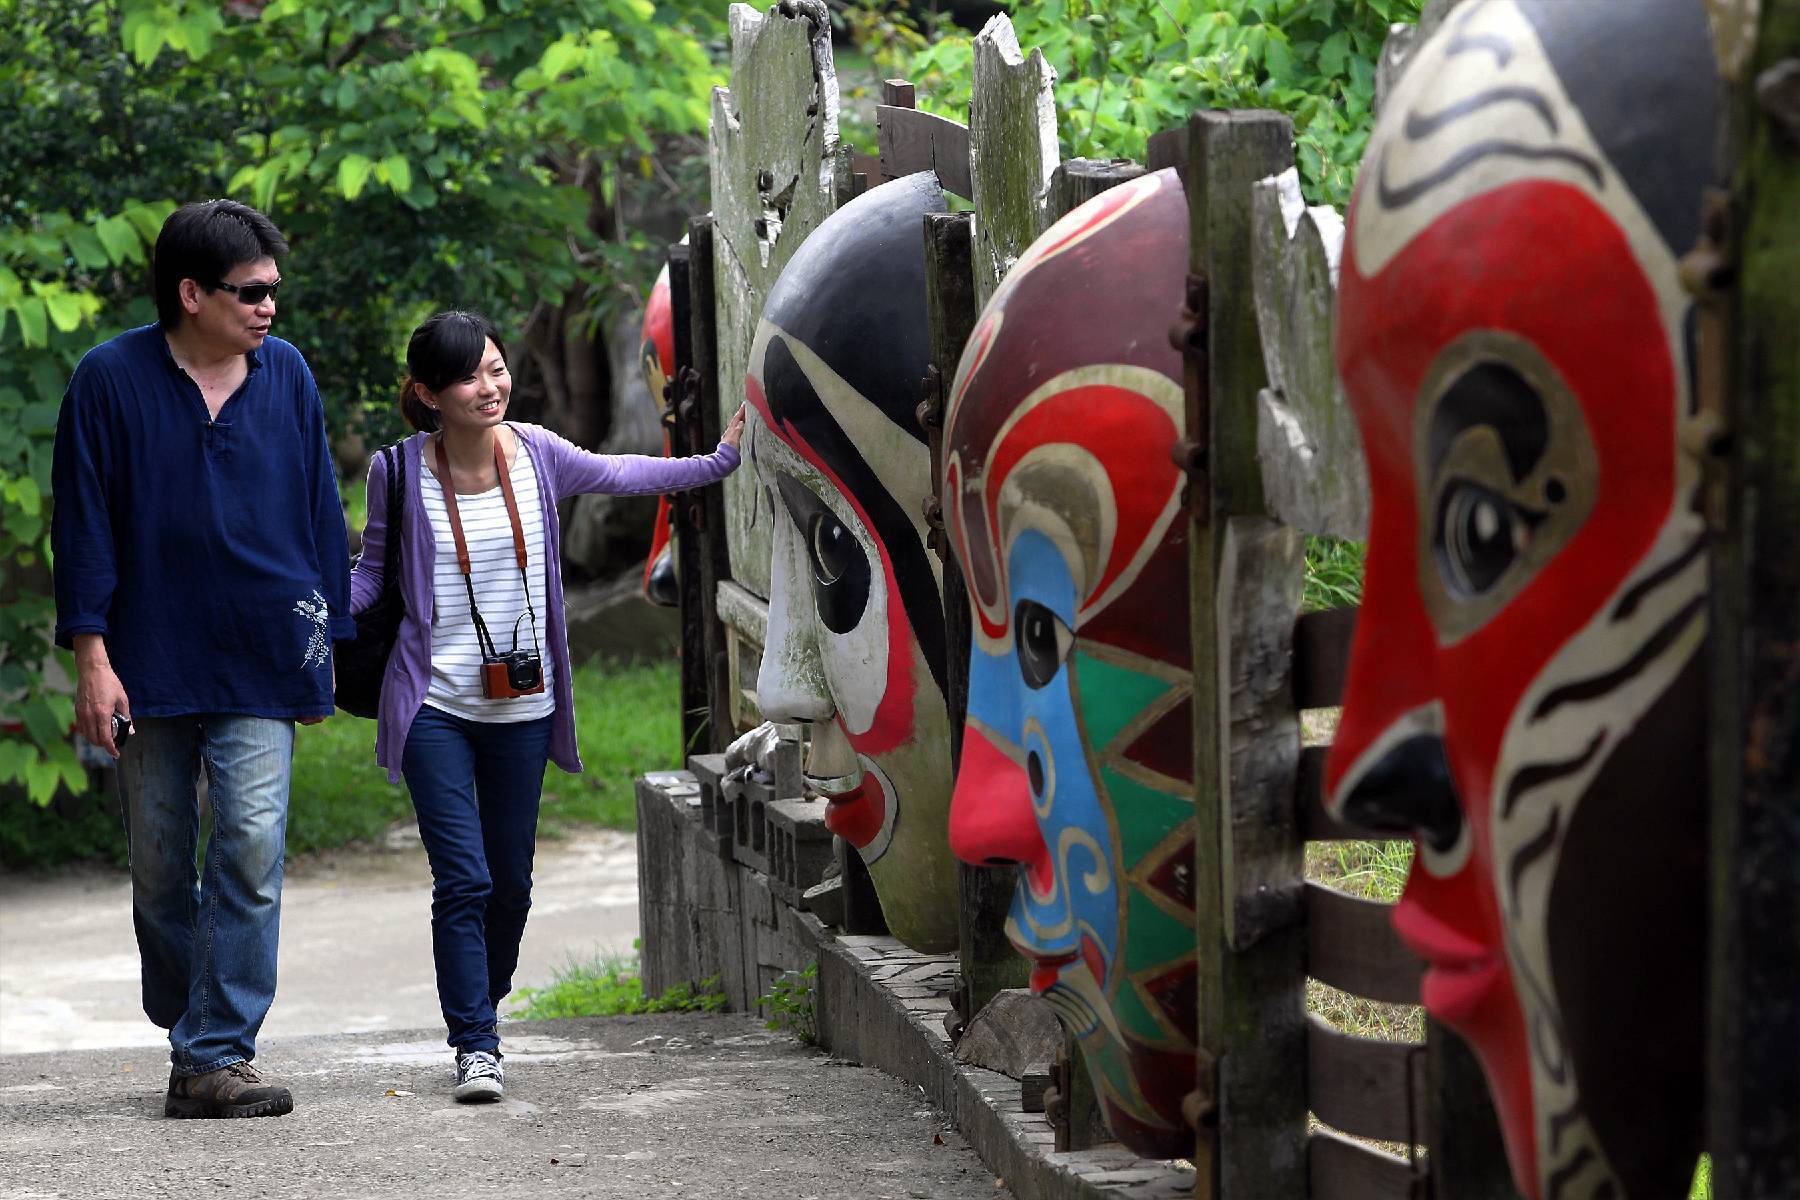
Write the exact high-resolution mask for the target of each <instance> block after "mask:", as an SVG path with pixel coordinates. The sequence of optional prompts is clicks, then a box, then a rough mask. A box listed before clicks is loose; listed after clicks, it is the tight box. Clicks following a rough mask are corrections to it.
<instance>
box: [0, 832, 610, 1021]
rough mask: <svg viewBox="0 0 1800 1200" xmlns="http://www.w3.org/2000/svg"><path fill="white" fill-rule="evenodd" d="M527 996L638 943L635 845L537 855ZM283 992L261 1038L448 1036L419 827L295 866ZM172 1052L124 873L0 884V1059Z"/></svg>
mask: <svg viewBox="0 0 1800 1200" xmlns="http://www.w3.org/2000/svg"><path fill="white" fill-rule="evenodd" d="M534 877H535V878H534V883H533V888H532V894H533V903H532V910H531V919H530V921H529V923H528V924H527V926H526V929H525V944H524V946H523V947H522V949H521V954H520V961H519V969H518V972H517V973H516V975H515V976H514V982H515V984H516V985H517V986H520V987H536V986H541V985H543V984H546V983H549V982H550V980H551V978H552V976H553V975H554V972H555V970H556V969H557V968H558V967H560V966H562V965H563V964H564V963H566V962H567V961H568V960H569V959H571V958H577V959H586V958H589V957H591V956H592V955H593V954H594V952H595V951H596V950H616V951H621V952H627V953H628V952H629V951H630V950H631V944H632V941H633V939H635V938H636V937H637V935H638V921H637V856H636V849H635V844H634V839H633V837H632V835H631V834H629V833H620V832H617V831H611V830H591V831H585V832H582V833H580V834H578V835H576V836H574V837H572V838H570V839H569V840H565V841H548V840H546V841H541V842H539V844H538V857H537V863H536V868H535V870H534ZM281 908H282V919H281V959H280V967H279V978H280V982H279V984H278V985H277V988H276V994H275V1006H274V1008H272V1009H271V1010H270V1011H269V1017H268V1020H267V1021H266V1022H265V1023H264V1025H263V1037H264V1038H280V1037H294V1036H298V1035H303V1034H324V1033H360V1032H368V1031H374V1030H384V1029H430V1028H432V1027H434V1026H436V1027H438V1028H440V1029H441V1028H442V1026H441V1025H440V1021H441V1019H442V1018H441V1017H440V1015H439V1012H438V1003H437V985H436V983H435V981H434V976H433V973H432V965H431V872H430V869H429V867H427V865H426V862H425V851H424V848H423V847H422V846H421V845H420V843H419V835H418V829H417V827H416V826H412V825H404V826H400V827H398V828H396V829H395V830H394V832H393V833H392V834H391V835H390V836H389V837H388V839H387V842H386V844H385V845H384V846H381V847H372V848H364V849H358V850H350V851H338V852H334V853H332V854H328V855H321V856H318V857H317V858H316V859H311V860H301V861H298V862H295V863H291V864H289V867H288V871H287V879H286V884H285V885H284V888H283V893H282V906H281ZM163 1044H166V1042H165V1038H164V1034H163V1032H162V1030H160V1029H158V1028H156V1027H155V1026H154V1025H152V1024H150V1022H149V1021H148V1020H147V1019H146V1018H145V1017H144V1011H143V1004H142V1001H141V998H140V992H139V983H138V956H137V942H136V939H135V936H134V935H133V933H132V929H131V884H130V881H129V880H128V879H127V878H126V877H125V875H124V874H122V873H120V872H100V871H86V872H81V873H77V874H71V875H59V876H52V877H50V878H47V879H46V878H34V877H30V876H18V875H0V1054H18V1053H27V1052H31V1051H40V1050H78V1049H86V1048H97V1047H103V1046H154V1045H163Z"/></svg>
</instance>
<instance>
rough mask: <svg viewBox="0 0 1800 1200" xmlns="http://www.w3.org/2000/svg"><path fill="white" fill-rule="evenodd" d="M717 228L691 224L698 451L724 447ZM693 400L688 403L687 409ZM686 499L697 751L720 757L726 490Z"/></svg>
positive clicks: (724, 718)
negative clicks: (697, 627) (698, 708)
mask: <svg viewBox="0 0 1800 1200" xmlns="http://www.w3.org/2000/svg"><path fill="white" fill-rule="evenodd" d="M714 229H715V226H714V223H713V219H712V217H711V216H705V217H697V218H695V219H694V220H693V221H691V222H689V223H688V250H689V254H688V293H689V301H688V329H689V338H688V353H689V354H690V356H691V359H692V362H693V369H694V374H693V375H692V376H690V377H689V378H690V379H691V381H692V383H693V385H694V387H695V389H696V390H695V392H694V394H693V395H692V396H691V397H688V398H687V399H691V400H692V401H693V408H692V410H691V411H688V412H687V413H685V415H684V417H683V419H684V420H685V421H686V422H687V423H688V437H689V440H690V441H691V443H692V444H693V446H694V447H695V449H696V450H698V449H699V448H700V447H703V446H704V447H712V446H716V445H718V444H719V436H720V433H721V432H722V426H721V422H722V420H723V418H722V414H721V411H720V410H721V408H722V405H721V404H720V401H719V395H718V380H719V327H718V321H717V315H718V303H717V296H718V276H717V273H716V272H715V270H714V265H715V264H716V262H717V261H718V260H717V258H716V256H715V253H714V250H715V246H714V240H715V239H714V236H713V235H714ZM687 399H684V401H683V403H684V405H685V404H686V403H687ZM683 495H684V496H685V497H687V498H688V505H689V509H688V520H689V522H690V523H691V524H692V525H693V526H694V527H695V528H696V529H697V530H698V531H699V537H698V539H697V545H696V549H697V551H698V555H697V558H698V570H697V571H696V573H695V574H696V577H697V579H698V580H699V592H700V603H701V606H702V607H701V623H702V633H703V640H702V645H703V646H704V649H705V654H706V672H705V674H706V680H707V685H706V702H707V726H708V728H709V729H710V730H711V732H710V734H709V735H708V739H707V745H705V746H703V747H697V748H699V749H706V750H711V751H713V752H715V753H717V752H719V751H722V750H724V749H725V747H726V745H727V744H728V743H729V742H730V741H731V739H732V738H734V737H736V736H737V731H736V728H735V726H734V725H733V723H732V719H731V703H730V697H731V688H730V679H731V669H730V662H729V653H730V652H729V648H728V647H727V646H726V637H725V627H724V624H723V623H722V622H721V620H720V617H719V612H718V607H717V596H718V586H719V581H720V580H721V579H725V578H729V577H730V573H731V560H730V550H729V547H728V546H727V545H726V538H727V536H728V524H727V521H726V493H725V492H724V490H723V489H721V488H696V489H693V490H690V491H688V492H685V493H683Z"/></svg>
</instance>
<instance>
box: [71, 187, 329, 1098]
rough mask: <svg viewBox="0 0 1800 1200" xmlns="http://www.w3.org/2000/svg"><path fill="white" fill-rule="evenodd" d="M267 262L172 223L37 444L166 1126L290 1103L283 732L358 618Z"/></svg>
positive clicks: (315, 692) (315, 715) (216, 203)
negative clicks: (272, 1071) (279, 943)
mask: <svg viewBox="0 0 1800 1200" xmlns="http://www.w3.org/2000/svg"><path fill="white" fill-rule="evenodd" d="M286 252H287V242H286V241H285V240H284V239H283V238H282V236H281V234H280V232H279V231H278V230H277V229H276V228H275V226H274V224H273V223H272V222H270V220H269V219H268V218H267V217H265V216H264V215H263V214H262V213H260V212H257V211H256V210H255V209H253V208H250V207H249V206H247V205H243V204H238V203H236V202H234V201H231V200H208V201H205V202H202V203H196V204H189V205H186V206H184V207H182V208H180V209H177V210H176V211H175V212H174V213H173V214H171V215H170V217H169V219H168V220H167V221H166V222H164V224H163V227H162V231H161V233H160V234H159V235H158V237H157V239H156V248H155V255H154V265H153V275H154V286H155V294H156V310H157V317H158V319H157V321H156V323H155V324H152V325H145V326H143V327H141V328H138V329H132V330H128V331H126V332H125V333H121V334H119V335H118V336H117V337H115V338H113V339H111V340H110V341H107V342H105V343H103V344H102V345H100V346H97V347H96V348H94V349H93V350H91V351H89V352H88V354H87V355H86V356H85V357H83V359H82V360H81V364H80V365H79V366H78V367H76V369H75V375H74V378H73V379H71V380H70V382H69V389H68V392H67V393H66V394H65V395H64V397H63V404H62V412H61V415H60V417H59V418H58V421H57V428H56V449H55V455H54V460H53V476H52V478H53V488H54V496H55V513H54V520H53V526H52V535H51V537H52V545H53V548H54V550H55V554H56V563H55V568H56V572H55V573H56V615H57V621H56V641H57V644H58V645H60V646H63V647H65V648H67V649H71V650H73V651H74V653H75V666H76V672H77V675H76V685H75V719H76V727H77V729H78V731H79V732H80V733H81V735H82V736H83V737H85V738H87V739H88V740H89V741H90V742H93V743H94V744H95V745H97V746H100V747H102V748H103V749H105V750H106V751H107V752H108V753H110V754H112V755H113V756H114V757H115V758H117V759H118V763H119V791H120V796H121V799H122V801H123V807H124V816H125V826H126V836H127V842H128V845H129V850H130V856H131V883H132V916H133V921H134V923H135V925H136V928H137V939H138V952H139V957H140V960H141V964H142V969H143V992H144V1012H145V1013H146V1015H148V1016H149V1018H150V1019H151V1020H152V1021H154V1022H156V1023H157V1024H158V1025H160V1026H162V1027H163V1028H164V1029H167V1030H168V1031H169V1043H170V1047H171V1054H170V1059H171V1062H172V1070H171V1072H170V1076H169V1088H168V1093H167V1096H166V1097H165V1100H164V1104H163V1111H164V1115H166V1116H170V1117H261V1116H278V1115H280V1114H283V1113H286V1112H289V1111H291V1109H292V1108H293V1099H292V1097H291V1095H290V1094H289V1092H288V1089H287V1088H285V1087H281V1086H279V1085H278V1084H274V1083H271V1082H269V1081H267V1080H265V1079H263V1078H262V1076H261V1075H260V1073H259V1072H258V1071H257V1069H256V1067H255V1066H254V1065H252V1060H254V1058H255V1056H256V1034H257V1031H258V1030H259V1029H260V1028H261V1026H262V1021H263V1017H264V1016H265V1015H266V1014H267V1013H268V1010H269V1005H270V1003H271V1001H272V1000H273V999H274V995H275V949H276V936H277V931H278V927H279V923H280V914H281V878H282V853H283V844H284V840H285V836H286V830H287V804H288V779H289V773H290V767H291V762H292V756H293V745H294V723H295V722H296V721H298V722H299V723H301V724H314V723H316V722H318V721H321V720H323V719H324V718H325V717H326V716H328V715H329V714H330V713H331V709H332V669H331V643H332V641H333V640H336V639H342V638H347V637H349V636H351V635H353V633H354V632H355V625H354V623H353V622H352V621H351V620H350V604H349V567H348V564H349V553H348V549H347V547H346V544H345V537H344V518H343V509H342V507H341V505H340V503H339V499H338V491H337V475H336V472H335V471H334V469H333V467H332V461H331V454H330V446H329V443H328V442H327V439H326V435H325V416H324V409H323V407H322V406H321V404H320V401H319V392H318V387H317V386H316V385H315V384H314V382H313V377H312V372H311V371H309V370H308V369H307V366H306V362H305V360H304V359H302V358H301V357H300V354H299V352H298V351H297V350H295V349H294V348H293V347H292V346H290V345H289V344H288V343H286V342H284V341H282V340H281V339H279V338H276V337H272V336H270V333H269V328H270V325H271V324H272V323H273V321H274V318H275V295H276V289H277V288H279V287H280V284H281V278H280V272H279V270H278V269H277V267H276V259H277V258H279V257H280V256H281V255H283V254H285V253H286ZM201 771H204V772H205V774H206V781H207V788H206V795H207V801H208V804H209V806H210V812H211V816H212V833H211V836H210V837H209V839H208V843H207V848H206V860H205V863H204V866H203V868H202V870H201V872H200V874H199V875H198V877H196V873H195V868H194V853H195V845H196V841H197V838H198V826H199V805H198V800H197V781H198V777H199V774H200V772H201Z"/></svg>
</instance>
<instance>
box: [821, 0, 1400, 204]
mask: <svg viewBox="0 0 1800 1200" xmlns="http://www.w3.org/2000/svg"><path fill="white" fill-rule="evenodd" d="M1420 7H1421V4H1420V0H1041V2H1040V3H1033V4H1019V5H1014V6H1013V11H1012V22H1013V26H1014V28H1015V29H1016V30H1017V31H1018V34H1019V43H1020V45H1022V46H1024V47H1025V48H1027V49H1030V48H1031V47H1033V46H1037V47H1040V48H1042V50H1043V52H1044V57H1045V58H1046V59H1047V60H1048V61H1049V63H1050V65H1051V66H1053V67H1055V68H1056V71H1057V77H1058V78H1057V85H1056V107H1057V120H1058V122H1059V128H1060V131H1061V136H1062V142H1063V152H1064V154H1065V155H1067V156H1069V157H1085V158H1109V157H1113V156H1115V155H1118V156H1124V157H1128V158H1135V159H1138V160H1139V161H1142V160H1143V158H1144V145H1145V142H1146V140H1147V139H1148V138H1149V136H1150V135H1151V134H1153V133H1156V132H1158V131H1160V130H1163V129H1168V128H1171V127H1173V126H1175V125H1178V124H1180V123H1181V122H1183V121H1185V120H1186V119H1187V117H1188V114H1189V113H1191V112H1193V111H1194V110H1195V109H1198V108H1272V109H1275V110H1277V111H1279V112H1284V113H1287V114H1288V115H1289V116H1291V117H1292V118H1293V120H1294V138H1295V142H1296V155H1297V157H1298V159H1299V168H1300V179H1301V186H1302V188H1303V189H1304V190H1305V192H1306V195H1307V198H1308V200H1309V201H1310V202H1311V203H1314V204H1334V205H1337V206H1338V207H1339V208H1342V207H1344V206H1345V205H1346V204H1348V203H1349V199H1350V188H1351V184H1352V182H1353V181H1354V179H1355V174H1356V164H1357V163H1358V162H1359V161H1360V160H1361V158H1362V152H1363V147H1364V146H1365V145H1366V144H1367V143H1368V140H1369V131H1370V129H1371V128H1372V126H1373V123H1374V100H1375V64H1376V61H1377V60H1378V58H1379V56H1380V54H1381V46H1382V43H1383V42H1384V41H1385V40H1386V38H1387V34H1388V29H1389V27H1390V26H1391V25H1392V24H1394V23H1396V22H1416V21H1417V20H1418V19H1419V9H1420ZM890 23H891V22H890ZM854 28H856V29H859V30H866V31H868V34H869V36H872V37H885V38H886V39H887V42H886V44H889V45H898V46H901V47H903V48H906V47H909V46H910V44H911V43H910V41H909V39H908V38H907V37H906V36H905V35H896V34H889V33H887V32H886V31H885V27H884V26H883V25H882V24H881V22H879V21H874V20H869V19H864V20H863V21H862V23H861V24H859V25H856V26H854ZM973 48H974V42H973V39H972V38H971V37H970V36H969V35H968V34H966V33H963V32H960V31H954V30H951V29H949V28H948V27H946V28H944V29H943V30H942V31H941V36H939V37H938V38H937V40H936V41H934V42H932V43H931V44H930V45H929V46H927V47H926V48H924V49H923V50H918V51H916V52H914V53H912V54H911V55H910V57H909V59H908V62H907V66H906V71H905V74H906V77H907V78H909V79H911V80H912V81H913V82H914V83H915V84H917V85H918V88H919V98H920V106H921V107H924V108H927V109H935V110H937V111H940V112H942V113H943V115H945V116H949V117H953V118H957V119H966V113H965V112H964V111H963V106H964V105H965V104H966V103H967V100H968V96H969V93H970V84H971V75H972V63H973ZM875 57H876V60H877V62H880V61H881V58H880V56H879V55H876V56H875Z"/></svg>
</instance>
